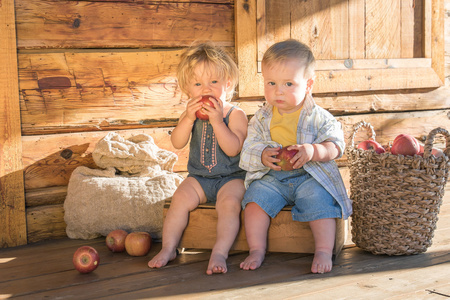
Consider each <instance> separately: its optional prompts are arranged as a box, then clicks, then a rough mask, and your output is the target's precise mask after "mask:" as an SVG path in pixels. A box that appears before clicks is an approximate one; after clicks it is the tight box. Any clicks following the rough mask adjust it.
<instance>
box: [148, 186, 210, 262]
mask: <svg viewBox="0 0 450 300" xmlns="http://www.w3.org/2000/svg"><path fill="white" fill-rule="evenodd" d="M203 198H205V195H204V192H203V189H202V188H201V186H200V184H199V183H198V181H197V180H196V179H194V178H192V177H188V178H186V179H185V180H184V181H183V182H182V183H181V184H180V186H179V187H178V189H177V190H176V191H175V193H174V194H173V197H172V202H171V204H170V208H169V210H168V211H167V215H166V218H165V220H164V224H163V233H162V248H161V250H160V251H159V253H158V254H157V255H156V256H155V257H153V258H152V259H151V260H150V261H149V262H148V266H149V267H150V268H161V267H164V266H165V265H167V263H168V262H169V261H171V260H174V259H175V258H176V255H177V254H176V248H177V246H178V243H179V242H180V239H181V236H182V234H183V231H184V229H185V228H186V226H187V223H188V218H189V212H190V211H192V210H193V209H195V208H196V207H197V206H198V205H199V203H200V201H201V200H203V202H204V199H203Z"/></svg>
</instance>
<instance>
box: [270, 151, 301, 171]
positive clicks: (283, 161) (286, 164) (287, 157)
mask: <svg viewBox="0 0 450 300" xmlns="http://www.w3.org/2000/svg"><path fill="white" fill-rule="evenodd" d="M288 147H290V146H287V147H283V148H281V149H280V150H279V151H278V155H277V156H275V158H278V159H279V160H280V162H277V165H278V166H280V167H281V170H283V171H292V170H294V164H293V163H291V159H292V158H293V157H294V156H295V154H297V152H298V151H297V150H295V149H294V150H288V149H287V148H288Z"/></svg>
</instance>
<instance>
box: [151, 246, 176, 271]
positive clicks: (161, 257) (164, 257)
mask: <svg viewBox="0 0 450 300" xmlns="http://www.w3.org/2000/svg"><path fill="white" fill-rule="evenodd" d="M176 257H177V249H165V248H162V249H161V251H159V253H158V254H156V255H155V257H153V258H152V260H150V261H149V262H148V267H149V268H157V269H158V268H161V267H164V266H165V265H167V263H168V262H169V261H172V260H174V259H175V258H176Z"/></svg>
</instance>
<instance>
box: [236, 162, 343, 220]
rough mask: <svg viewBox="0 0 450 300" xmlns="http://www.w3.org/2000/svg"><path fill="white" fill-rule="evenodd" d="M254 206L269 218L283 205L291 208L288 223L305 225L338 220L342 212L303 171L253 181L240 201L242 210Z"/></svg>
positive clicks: (275, 174)
mask: <svg viewBox="0 0 450 300" xmlns="http://www.w3.org/2000/svg"><path fill="white" fill-rule="evenodd" d="M250 202H254V203H256V204H258V205H259V206H260V207H261V208H262V209H263V210H264V211H265V212H266V213H267V214H268V215H269V216H270V217H271V218H275V216H276V215H277V214H278V213H279V212H280V210H281V209H282V208H283V207H285V206H286V205H292V206H293V207H292V210H291V212H292V219H293V220H295V221H299V222H309V221H314V220H319V219H328V218H342V209H341V207H340V205H339V204H338V203H337V201H336V200H335V199H334V198H333V197H332V196H331V194H330V193H329V192H328V191H327V190H326V189H325V188H324V187H323V186H322V185H321V184H320V183H319V182H318V181H317V180H315V179H314V178H313V177H312V176H311V175H310V174H308V173H307V172H306V171H305V170H304V169H303V168H301V169H297V170H293V171H274V170H270V171H269V173H267V174H266V175H264V177H263V178H261V179H259V180H255V181H253V182H252V183H251V184H250V186H249V187H248V189H247V191H246V192H245V195H244V200H243V201H242V208H243V209H245V206H246V205H247V204H248V203H250Z"/></svg>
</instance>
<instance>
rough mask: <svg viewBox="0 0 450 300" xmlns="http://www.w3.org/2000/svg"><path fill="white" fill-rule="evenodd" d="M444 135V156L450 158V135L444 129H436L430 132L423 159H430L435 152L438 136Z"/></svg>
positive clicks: (424, 147)
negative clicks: (435, 141)
mask: <svg viewBox="0 0 450 300" xmlns="http://www.w3.org/2000/svg"><path fill="white" fill-rule="evenodd" d="M438 133H440V134H442V135H443V136H444V137H445V149H444V154H445V155H446V156H450V134H449V133H448V131H447V130H446V129H444V128H442V127H438V128H435V129H433V130H431V131H430V133H429V134H428V136H427V139H426V141H425V145H424V146H423V158H428V157H430V155H431V151H432V150H433V143H434V138H435V136H436V134H438Z"/></svg>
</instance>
